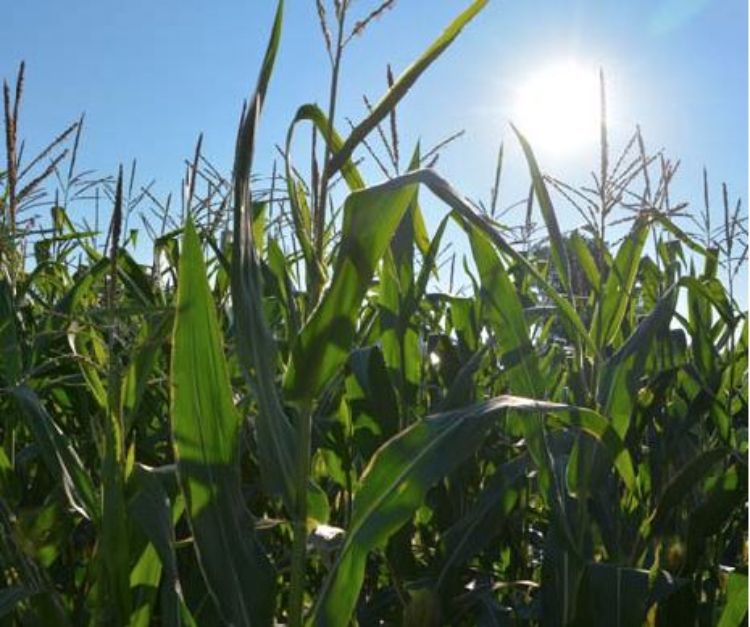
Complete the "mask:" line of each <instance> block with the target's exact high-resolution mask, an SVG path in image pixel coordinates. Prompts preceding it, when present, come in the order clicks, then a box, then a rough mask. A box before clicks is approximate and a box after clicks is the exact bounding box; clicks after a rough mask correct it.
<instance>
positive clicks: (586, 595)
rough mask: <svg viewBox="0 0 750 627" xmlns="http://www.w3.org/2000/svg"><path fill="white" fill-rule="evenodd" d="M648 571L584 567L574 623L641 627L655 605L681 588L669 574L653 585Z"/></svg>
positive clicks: (661, 574) (596, 626)
mask: <svg viewBox="0 0 750 627" xmlns="http://www.w3.org/2000/svg"><path fill="white" fill-rule="evenodd" d="M651 579H652V574H651V573H649V571H647V570H640V569H636V568H626V567H623V566H618V565H616V564H599V563H590V564H588V565H587V566H586V569H585V572H584V577H583V582H582V584H581V590H580V592H579V595H578V605H577V612H576V620H575V621H574V623H573V624H574V625H576V626H579V625H580V627H584V626H585V627H612V626H613V625H617V626H618V627H641V626H642V625H643V624H645V621H646V613H647V611H648V609H649V608H650V607H651V606H652V605H653V604H654V603H660V602H663V601H664V600H665V599H667V598H668V597H669V596H670V595H672V594H673V593H675V592H676V591H677V590H679V589H680V588H681V587H682V586H683V582H680V581H676V580H675V579H674V578H673V577H671V576H670V575H669V574H668V573H665V572H658V573H656V578H655V580H654V581H652V580H651Z"/></svg>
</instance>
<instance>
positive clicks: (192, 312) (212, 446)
mask: <svg viewBox="0 0 750 627" xmlns="http://www.w3.org/2000/svg"><path fill="white" fill-rule="evenodd" d="M171 361H172V371H171V376H170V387H171V396H172V407H171V421H172V437H173V441H174V453H175V459H176V462H177V469H178V475H179V479H180V485H181V487H182V491H183V493H184V495H185V500H186V506H187V514H188V520H189V521H190V527H191V528H192V531H193V539H194V544H195V550H196V554H197V557H198V561H199V563H200V566H201V569H202V571H203V575H204V577H205V580H206V584H207V586H208V588H209V590H210V591H211V594H212V596H213V598H214V601H215V602H216V605H217V609H218V610H219V611H220V612H221V614H222V616H223V617H224V618H225V620H226V621H227V622H230V623H233V624H236V625H265V624H268V623H270V621H271V617H272V615H273V598H274V596H273V587H274V580H273V572H272V570H271V567H270V565H269V563H268V560H267V558H266V557H265V555H264V554H263V552H262V550H261V547H260V546H259V544H258V542H257V540H256V539H255V537H254V534H253V520H252V516H251V515H250V513H249V512H248V510H247V509H246V508H245V505H244V499H243V497H242V488H241V484H240V470H239V447H240V431H241V428H242V418H241V417H240V415H239V414H238V413H237V410H236V409H235V407H234V404H233V402H232V389H231V387H230V384H229V373H228V370H227V365H226V361H225V358H224V353H223V350H222V340H221V334H220V329H219V323H218V320H217V316H216V310H215V306H214V303H213V300H212V298H211V292H210V290H209V286H208V281H207V279H206V268H205V264H204V262H203V255H202V252H201V248H200V243H199V241H198V236H197V234H196V232H195V229H194V228H193V225H192V222H190V221H188V223H187V226H186V228H185V236H184V240H183V250H182V254H181V258H180V272H179V280H178V285H177V305H176V313H175V325H174V334H173V346H172V360H171Z"/></svg>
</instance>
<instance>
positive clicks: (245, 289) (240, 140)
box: [231, 1, 296, 512]
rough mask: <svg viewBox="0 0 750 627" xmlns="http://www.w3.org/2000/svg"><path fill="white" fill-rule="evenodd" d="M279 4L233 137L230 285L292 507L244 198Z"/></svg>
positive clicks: (279, 490) (284, 433) (277, 486)
mask: <svg viewBox="0 0 750 627" xmlns="http://www.w3.org/2000/svg"><path fill="white" fill-rule="evenodd" d="M283 6H284V3H283V1H279V3H278V6H277V9H276V17H275V20H274V24H273V29H272V31H271V37H270V40H269V42H268V47H267V48H266V56H265V58H264V60H263V65H262V68H261V72H260V76H259V77H258V85H257V87H256V90H255V94H254V96H253V98H252V102H251V105H250V108H249V110H248V111H247V112H246V113H245V115H244V116H243V118H242V121H241V123H240V130H239V133H238V137H237V147H236V151H235V159H234V178H235V180H234V207H233V213H234V227H233V229H234V230H233V233H234V235H233V241H232V245H233V249H232V269H231V274H232V277H231V287H232V313H233V314H234V326H235V339H236V345H237V355H238V358H239V361H240V365H241V366H242V369H243V372H244V375H245V377H246V378H247V379H248V381H249V383H250V386H251V388H252V391H253V393H254V396H255V400H256V401H257V403H258V415H257V417H256V424H255V426H256V437H257V440H258V455H259V458H260V467H261V476H262V478H263V484H264V486H265V487H266V489H267V490H268V491H269V492H271V493H272V494H280V495H281V497H282V498H283V499H284V505H285V506H286V508H287V510H288V511H290V512H291V511H294V505H295V483H294V477H295V468H296V465H295V437H294V431H293V430H292V426H291V424H290V423H289V420H288V418H287V416H286V414H285V413H284V410H283V408H282V406H281V400H280V398H279V395H278V390H277V389H276V380H275V377H276V366H277V353H276V342H275V341H274V338H273V336H272V335H271V331H270V329H269V326H268V322H267V321H266V319H265V317H264V315H263V298H262V295H263V286H262V274H261V265H260V259H259V256H258V248H257V246H256V245H255V243H254V241H253V230H252V225H251V221H252V217H253V216H252V205H251V203H250V202H249V198H250V167H251V165H252V159H253V150H254V141H255V132H256V128H255V126H256V123H257V120H258V116H259V115H260V110H261V108H262V104H263V99H264V96H265V93H266V89H267V87H268V81H269V80H270V77H271V71H272V68H273V64H274V60H275V58H276V52H277V49H278V45H279V39H280V37H281V23H282V15H283Z"/></svg>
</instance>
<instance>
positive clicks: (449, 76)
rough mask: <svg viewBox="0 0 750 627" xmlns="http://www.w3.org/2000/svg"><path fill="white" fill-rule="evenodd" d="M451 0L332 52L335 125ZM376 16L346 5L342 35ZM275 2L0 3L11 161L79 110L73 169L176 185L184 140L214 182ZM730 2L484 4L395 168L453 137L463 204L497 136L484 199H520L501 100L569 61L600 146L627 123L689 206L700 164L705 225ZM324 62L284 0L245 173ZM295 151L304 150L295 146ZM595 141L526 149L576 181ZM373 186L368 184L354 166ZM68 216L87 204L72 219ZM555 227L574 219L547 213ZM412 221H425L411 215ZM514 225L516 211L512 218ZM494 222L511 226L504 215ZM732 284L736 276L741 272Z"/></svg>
mask: <svg viewBox="0 0 750 627" xmlns="http://www.w3.org/2000/svg"><path fill="white" fill-rule="evenodd" d="M467 4H468V0H440V1H439V2H432V1H431V2H427V1H418V0H400V1H398V2H396V4H395V7H394V8H393V9H392V10H391V11H389V12H387V13H386V14H384V15H383V16H382V17H381V18H380V19H378V21H377V22H375V23H374V24H373V25H372V26H371V27H370V28H368V30H367V31H366V32H365V34H364V35H363V36H361V37H357V38H355V39H354V40H352V42H351V43H350V45H349V46H348V48H347V52H346V55H345V58H344V62H343V69H342V72H343V78H342V84H341V90H340V94H341V100H340V107H339V112H340V114H339V115H337V126H338V127H339V128H340V129H341V130H342V133H343V131H345V130H348V125H347V124H346V122H345V121H344V120H345V119H346V118H350V119H351V120H352V121H354V122H356V121H358V120H359V119H361V118H362V117H363V115H364V113H365V108H364V105H363V103H362V95H363V94H366V95H367V96H368V97H369V99H370V100H371V101H373V102H374V101H376V100H377V99H378V97H379V96H380V94H381V93H382V92H383V91H384V89H385V67H386V64H387V63H391V64H392V66H393V68H394V71H395V72H396V74H398V73H399V72H400V71H401V70H403V69H404V68H405V67H406V66H407V65H408V63H410V62H411V61H412V60H413V59H415V58H416V57H417V56H418V55H419V54H420V53H421V52H422V51H423V50H424V49H425V48H426V47H427V46H428V45H429V43H430V42H431V41H432V40H433V39H434V38H435V37H436V36H437V35H438V34H439V33H440V32H441V31H442V29H443V28H444V27H445V26H446V25H447V24H448V23H449V22H450V21H451V19H452V18H453V17H454V16H455V15H456V14H458V13H459V12H460V11H461V10H462V9H463V8H464V7H465V6H466V5H467ZM376 5H377V2H372V1H370V0H354V1H353V9H352V11H353V13H352V20H351V21H350V24H353V22H354V20H355V19H357V17H360V16H362V15H365V14H366V13H367V12H368V11H369V10H371V9H372V8H373V7H374V6H376ZM274 6H275V2H273V1H271V0H263V1H262V2H257V1H256V2H251V1H250V0H244V1H240V0H224V1H222V2H206V1H204V2H199V1H198V0H184V1H182V2H178V1H177V0H160V1H159V2H153V1H151V0H130V1H129V2H115V0H76V1H75V2H58V1H56V0H35V1H33V2H10V3H8V6H6V7H4V9H3V22H4V24H3V45H2V47H0V74H2V76H3V77H5V78H9V79H10V78H13V76H14V73H15V69H16V66H17V64H18V63H19V62H20V61H21V60H22V59H25V60H26V62H27V83H26V96H25V100H24V104H23V108H22V112H21V121H20V125H21V126H20V128H21V135H22V136H23V137H24V138H25V139H26V140H27V146H28V148H27V150H29V153H28V154H31V153H32V152H33V151H34V150H35V149H37V148H39V147H41V146H42V145H43V144H44V143H45V142H46V141H48V140H49V139H51V137H53V136H54V135H55V134H56V133H57V132H59V131H60V130H61V129H62V128H64V127H65V126H66V124H67V123H69V122H70V121H72V120H73V119H75V118H76V117H77V116H78V115H79V114H80V113H81V112H84V111H85V112H86V127H85V131H84V141H83V148H82V152H81V154H80V157H79V163H80V164H81V167H85V168H94V169H96V170H97V171H99V172H101V173H103V174H105V173H113V172H114V171H115V170H116V167H117V164H118V163H121V162H124V163H129V162H130V160H132V159H133V158H137V160H138V172H139V173H140V175H139V177H138V179H137V182H138V183H139V184H142V185H145V184H147V183H149V182H150V181H151V179H152V178H155V179H156V180H157V184H156V186H155V189H156V190H158V191H160V192H163V193H166V192H167V191H175V192H178V191H179V180H180V177H181V176H182V174H183V171H184V161H183V160H184V158H186V157H188V156H190V155H191V154H192V150H193V147H194V143H195V139H196V137H197V135H198V133H199V132H203V133H204V154H206V155H207V156H208V157H209V158H210V159H211V160H212V161H213V162H214V164H215V165H217V166H218V167H219V169H221V170H223V171H225V172H227V173H228V172H229V170H230V168H231V156H232V151H233V142H234V137H235V130H236V124H237V121H238V117H239V112H240V108H241V104H242V100H243V99H244V98H245V97H247V95H248V93H249V91H250V88H251V86H253V85H254V83H255V78H256V75H257V70H258V67H259V63H260V60H261V59H262V55H263V51H264V48H265V45H266V40H267V34H268V30H269V28H270V23H271V19H272V15H273V11H274ZM747 27H748V15H747V3H746V2H745V1H744V0H629V1H628V2H622V1H621V0H571V1H561V0H525V1H524V2H518V1H510V0H505V1H502V0H490V3H489V5H488V6H487V7H486V8H485V10H484V11H483V12H482V13H481V14H480V15H479V16H478V17H477V18H476V19H475V20H474V21H473V22H472V23H471V24H470V25H469V26H468V27H467V28H466V30H465V31H464V33H463V34H462V35H461V36H460V37H459V39H458V40H457V41H456V42H455V43H454V45H453V46H452V47H451V48H450V49H449V50H448V51H446V52H445V53H444V55H443V56H442V57H441V58H440V59H439V60H438V61H437V63H436V64H434V65H433V66H432V67H431V68H430V69H429V70H428V71H427V73H426V74H425V75H424V76H423V77H422V79H421V80H420V81H419V82H418V83H417V85H416V86H415V88H414V89H413V90H412V92H411V93H410V94H409V95H407V97H406V98H405V100H404V101H403V102H402V104H401V105H400V106H399V110H398V116H399V125H400V129H401V133H400V138H401V151H402V153H403V154H404V156H403V157H402V159H403V161H406V160H407V159H408V154H409V153H410V152H411V150H412V149H413V146H414V144H415V142H416V141H417V140H418V139H421V140H422V145H423V147H424V148H427V147H430V146H432V145H434V144H435V143H437V142H438V141H440V140H441V139H443V138H445V137H446V136H448V135H450V134H452V133H454V132H456V131H459V130H462V129H465V131H466V133H465V135H464V136H463V137H462V138H461V139H460V140H458V141H457V142H455V143H454V144H453V145H452V146H451V147H450V148H449V149H448V150H447V151H446V152H445V154H444V155H443V156H442V157H441V159H440V162H439V163H438V166H437V167H438V170H439V171H440V172H441V174H443V175H445V176H446V177H447V178H448V179H449V180H451V181H452V182H453V184H454V185H455V186H457V187H458V188H459V189H460V190H461V191H462V192H463V193H465V194H466V195H467V196H469V197H471V198H473V199H484V200H485V201H486V200H487V199H488V198H489V194H490V187H491V185H492V177H493V170H494V162H495V155H496V152H497V147H498V144H499V142H500V141H503V140H504V141H505V142H506V147H507V151H506V164H507V165H506V168H505V171H504V173H503V184H502V186H501V191H500V206H506V205H509V204H511V203H512V202H513V201H516V200H518V199H519V198H521V197H522V196H523V195H524V194H525V193H526V189H527V185H528V176H527V174H526V169H525V164H524V162H523V158H522V156H521V152H520V149H519V147H518V145H517V142H516V141H515V139H514V138H513V136H512V133H511V131H510V128H509V125H508V122H509V121H510V120H511V116H512V115H513V114H514V109H513V107H514V100H515V90H516V89H517V87H518V86H519V85H521V84H523V83H524V81H526V80H527V79H528V77H529V76H533V75H534V73H536V72H538V71H539V70H540V69H542V68H544V67H546V66H549V65H550V64H552V63H554V62H556V61H559V60H561V59H567V58H573V59H576V60H577V62H578V63H579V64H581V65H583V66H584V67H586V68H589V69H590V70H591V72H592V73H593V72H596V70H597V68H598V67H603V68H604V71H605V73H606V76H607V90H608V100H609V108H610V124H611V133H612V143H613V148H615V149H616V148H618V147H620V148H621V147H622V143H623V142H624V140H625V139H626V137H627V136H628V135H629V133H630V132H632V130H633V129H634V127H635V124H636V123H639V124H640V125H641V128H642V129H643V132H644V134H645V138H646V142H647V147H648V148H649V149H651V150H657V149H659V148H664V149H665V151H666V154H667V156H669V157H672V158H675V159H676V158H679V159H680V160H681V166H680V172H679V174H678V175H677V178H676V180H675V183H674V188H673V196H674V198H675V200H676V201H679V200H689V201H691V202H693V203H695V205H694V209H695V210H696V211H698V210H700V208H701V207H702V197H703V196H702V174H701V171H702V168H703V166H704V165H705V166H706V167H707V168H708V171H709V179H710V183H711V186H712V206H713V209H714V214H715V218H716V219H715V223H718V221H719V218H720V202H719V201H720V183H721V182H722V181H726V182H727V183H728V185H729V190H730V197H731V198H733V199H734V198H737V197H742V198H743V202H745V201H746V199H747V187H748V185H747V181H748V160H747V147H748V115H747V100H748V65H747ZM328 78H329V64H328V60H327V56H326V53H325V49H324V45H323V38H322V35H321V32H320V29H319V26H318V19H317V14H316V10H315V2H314V0H289V1H288V2H287V11H286V18H285V24H284V32H283V35H282V43H281V49H280V53H279V57H278V59H277V64H276V71H275V74H274V76H273V79H272V81H271V85H270V90H269V96H268V99H267V102H266V108H265V110H264V112H263V118H262V122H261V132H260V137H259V143H258V148H257V150H256V155H257V156H256V169H257V170H258V171H259V172H261V173H264V174H269V173H270V171H271V165H272V164H271V161H272V158H273V157H275V156H276V152H275V150H274V148H273V146H274V144H276V143H279V144H280V143H282V142H283V139H284V137H285V134H286V129H287V126H288V123H289V121H290V120H291V118H292V117H293V115H294V112H295V110H296V108H297V107H298V106H299V105H300V104H303V103H304V102H318V103H319V104H321V105H322V106H323V107H324V108H325V103H326V102H327V92H328ZM300 150H304V142H301V144H300ZM597 150H598V148H597V139H596V137H591V138H590V140H589V141H587V142H584V143H583V144H582V145H581V146H579V147H578V149H577V150H575V151H574V152H568V153H565V154H558V153H556V152H555V151H551V150H545V149H544V148H543V147H540V148H539V149H538V150H537V152H538V154H537V156H538V158H539V160H540V162H541V165H542V168H543V170H545V171H546V172H549V173H551V174H554V175H556V176H558V177H561V178H563V179H566V180H568V181H570V182H574V183H587V182H590V174H589V173H590V172H591V171H592V170H594V169H595V168H596V163H597V161H596V159H597ZM366 172H367V178H368V180H369V181H370V182H376V181H377V180H379V179H380V178H381V177H382V175H381V174H380V173H379V171H377V170H376V169H374V168H373V169H368V170H366ZM76 210H77V211H78V212H79V215H86V214H87V213H89V212H90V211H91V208H90V207H86V206H81V207H78V208H77V209H76ZM559 211H560V213H561V222H562V224H563V227H564V228H570V227H572V226H573V225H574V224H576V223H577V220H578V218H577V215H576V214H575V213H574V212H573V211H571V210H569V209H567V208H565V207H564V206H562V203H561V205H560V207H559ZM427 212H428V223H429V224H428V225H434V224H435V223H436V222H437V220H438V219H439V218H440V215H441V211H440V210H439V209H438V208H437V207H435V208H430V207H428V210H427ZM517 212H518V216H517V217H518V219H519V220H520V219H521V216H522V212H523V209H521V208H519V209H518V210H517ZM509 219H511V220H512V219H513V218H512V217H510V216H509ZM741 280H742V285H743V286H744V285H745V282H746V278H745V277H744V276H743V277H742V279H741Z"/></svg>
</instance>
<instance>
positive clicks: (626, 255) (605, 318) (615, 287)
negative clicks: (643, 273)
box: [591, 219, 649, 347]
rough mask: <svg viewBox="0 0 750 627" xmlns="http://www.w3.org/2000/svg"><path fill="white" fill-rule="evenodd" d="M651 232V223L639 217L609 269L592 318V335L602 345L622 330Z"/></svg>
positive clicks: (612, 339)
mask: <svg viewBox="0 0 750 627" xmlns="http://www.w3.org/2000/svg"><path fill="white" fill-rule="evenodd" d="M648 233H649V224H648V222H647V221H646V220H644V219H639V220H636V222H635V224H634V225H633V229H632V230H631V231H630V233H628V235H627V237H626V238H625V239H624V240H623V242H622V243H621V244H620V248H619V249H618V250H617V254H616V255H615V258H614V261H613V263H612V265H611V267H610V268H609V274H608V275H607V280H606V282H605V283H604V289H603V291H602V294H601V295H600V297H599V299H598V301H597V308H598V309H597V311H595V312H594V315H593V320H592V330H591V335H593V336H594V338H595V339H596V340H597V344H598V345H599V346H600V347H603V346H606V345H608V344H610V343H611V342H612V341H614V338H615V337H616V336H617V335H618V334H619V333H620V332H621V323H622V321H623V319H624V318H625V313H626V311H627V308H628V303H629V302H630V301H631V299H632V298H633V287H634V285H635V280H636V277H637V275H638V265H639V262H640V260H641V254H642V252H643V246H644V244H645V243H646V238H647V237H648Z"/></svg>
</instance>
